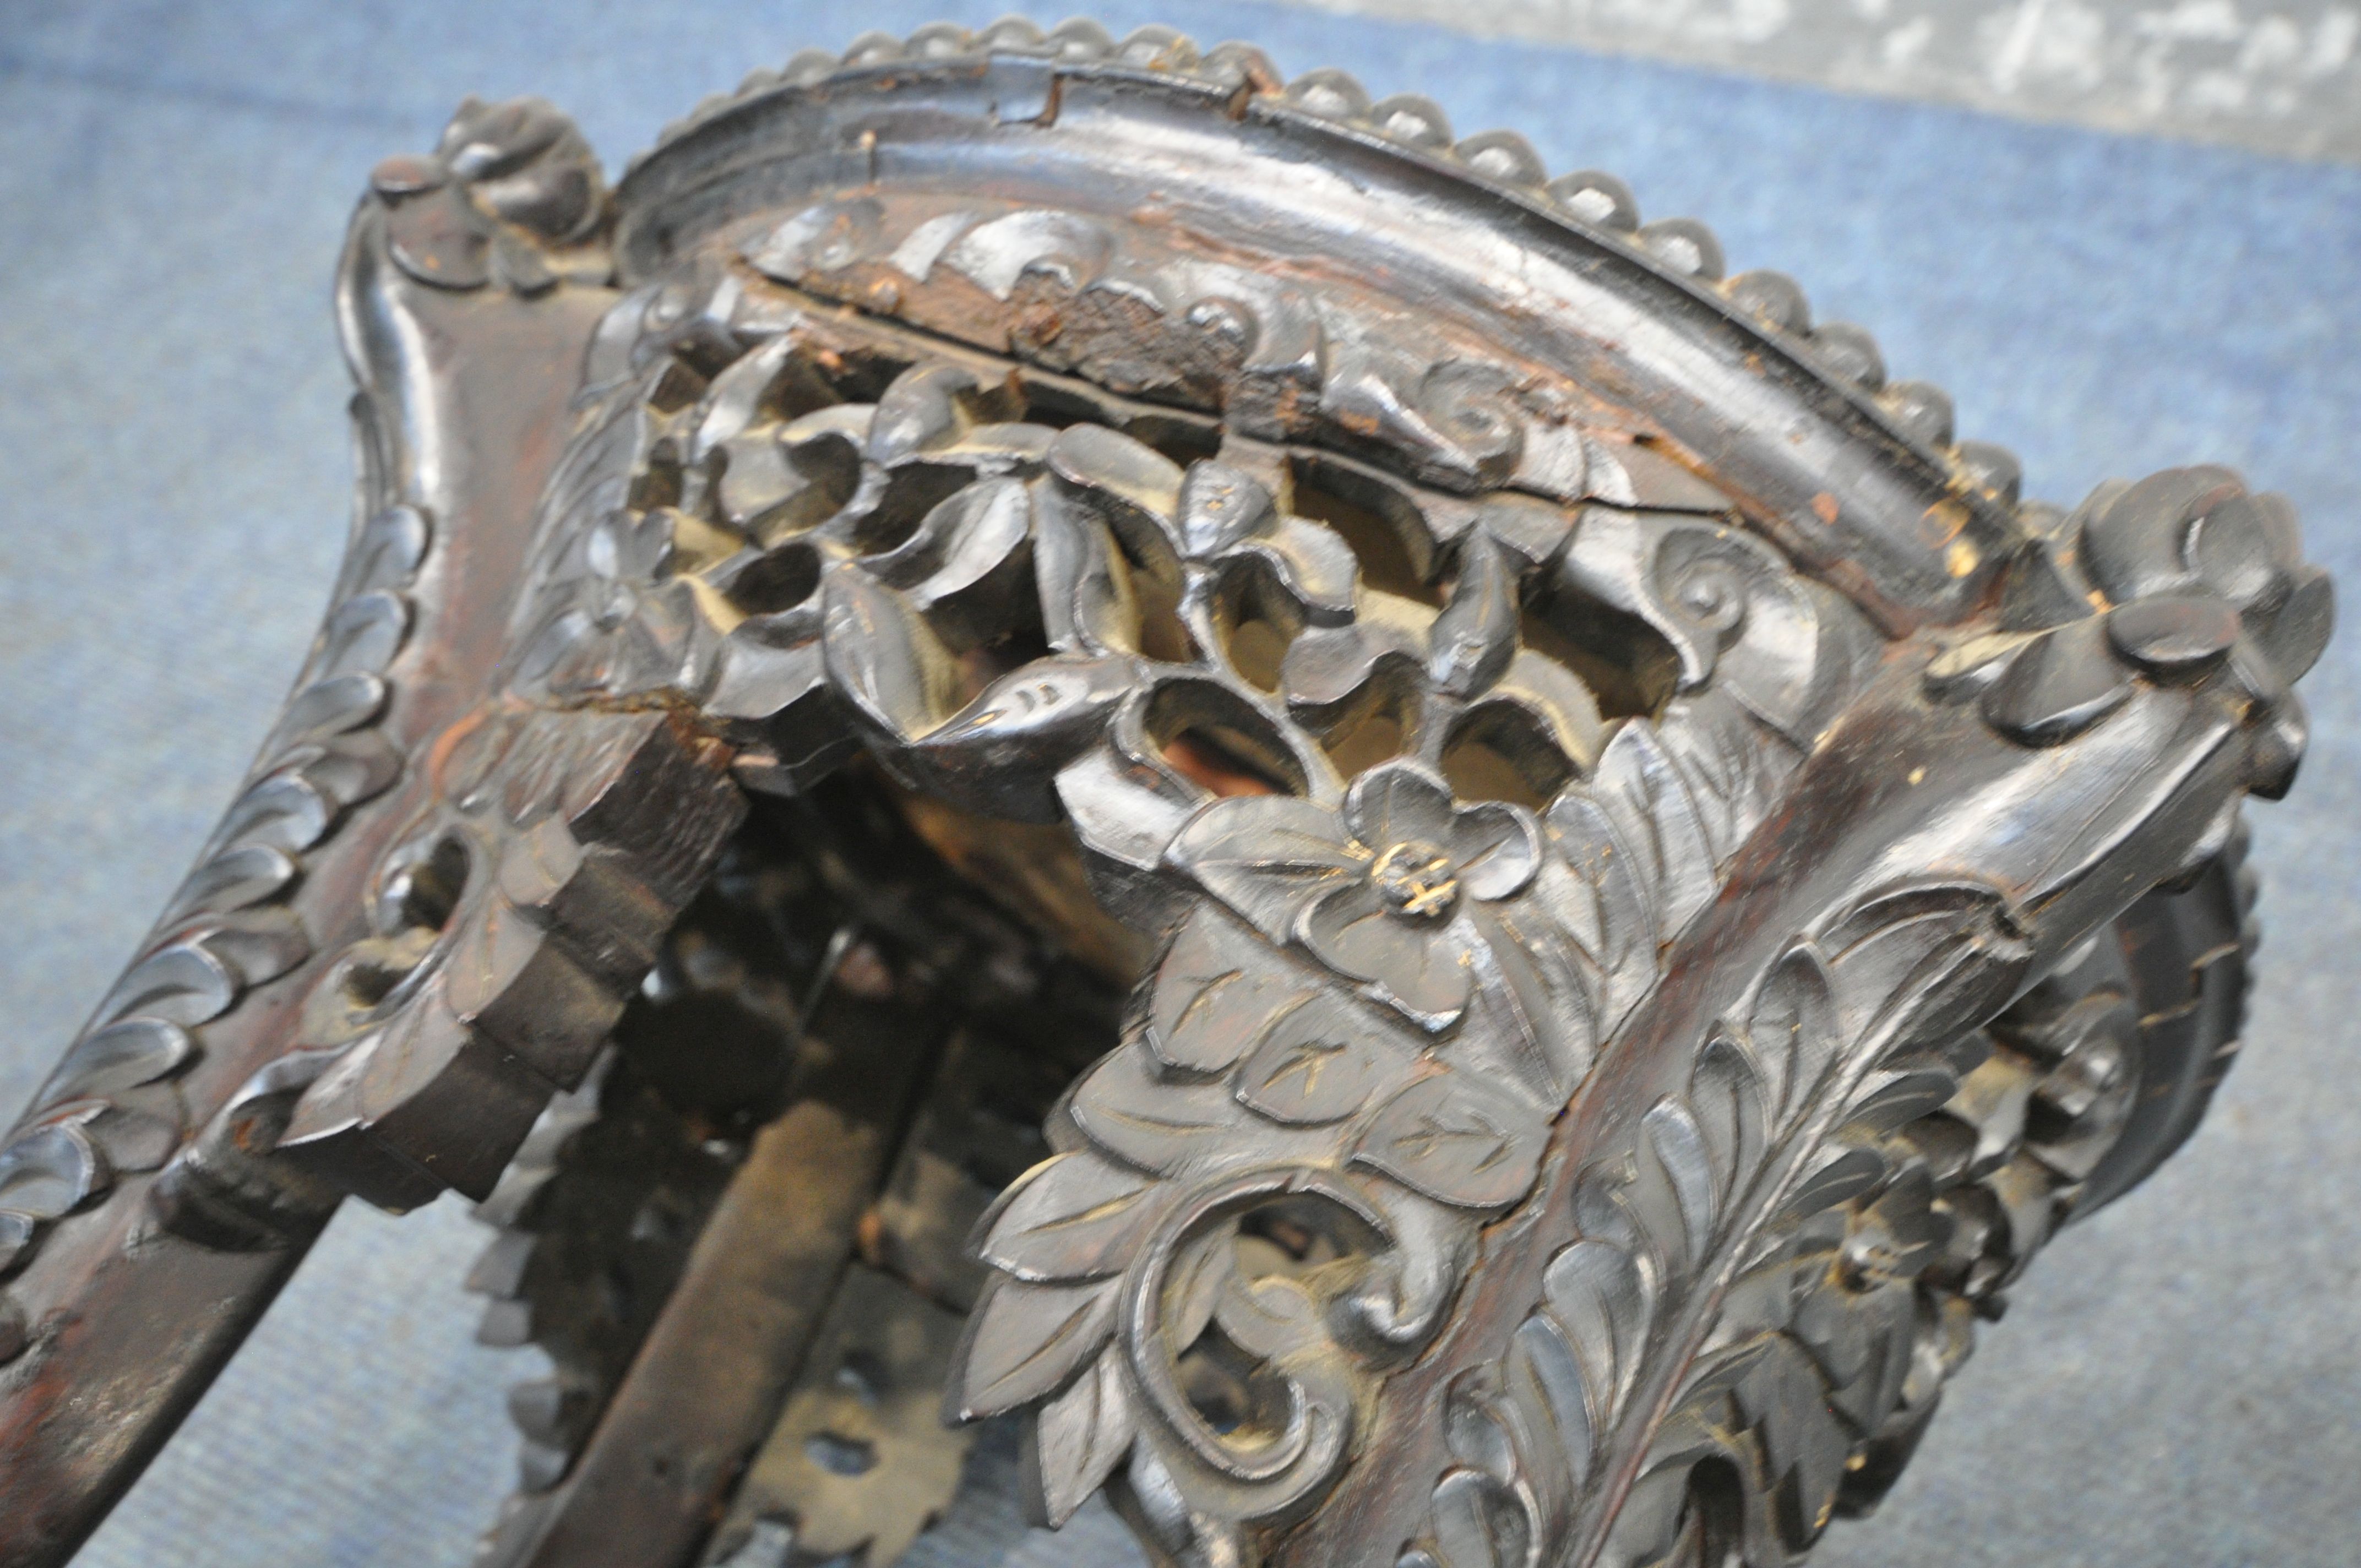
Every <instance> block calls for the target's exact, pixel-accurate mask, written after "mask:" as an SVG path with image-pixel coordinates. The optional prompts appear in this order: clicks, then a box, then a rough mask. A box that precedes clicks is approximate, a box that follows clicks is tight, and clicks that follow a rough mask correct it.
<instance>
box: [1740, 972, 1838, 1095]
mask: <svg viewBox="0 0 2361 1568" xmlns="http://www.w3.org/2000/svg"><path fill="white" fill-rule="evenodd" d="M1837 1029H1838V1021H1837V1003H1836V987H1835V983H1834V981H1832V980H1831V979H1830V977H1829V975H1828V965H1827V963H1826V962H1825V961H1823V960H1822V959H1821V957H1820V951H1819V949H1818V948H1816V947H1814V946H1813V945H1812V944H1811V943H1809V942H1797V943H1796V944H1795V946H1793V947H1791V948H1788V949H1787V950H1786V951H1785V952H1784V953H1783V954H1781V955H1780V956H1779V959H1778V960H1777V961H1776V962H1774V963H1773V965H1772V966H1771V970H1770V972H1769V973H1768V974H1766V975H1765V976H1763V984H1762V987H1761V989H1760V990H1758V991H1757V992H1755V993H1754V1005H1753V1008H1752V1011H1751V1012H1750V1013H1749V1014H1748V1015H1747V1023H1746V1036H1747V1039H1748V1040H1749V1041H1750V1042H1751V1043H1752V1046H1753V1048H1754V1053H1755V1059H1756V1060H1757V1061H1759V1062H1761V1063H1762V1064H1763V1069H1764V1070H1765V1072H1766V1073H1768V1074H1769V1076H1770V1078H1771V1080H1772V1082H1773V1084H1774V1085H1775V1086H1776V1089H1775V1092H1774V1093H1773V1096H1772V1097H1771V1098H1772V1103H1773V1106H1774V1107H1775V1111H1776V1114H1777V1116H1778V1119H1779V1123H1780V1124H1782V1125H1784V1124H1785V1122H1786V1119H1787V1118H1788V1117H1789V1116H1791V1115H1793V1114H1794V1113H1795V1111H1796V1110H1798V1109H1799V1108H1800V1106H1801V1103H1802V1100H1803V1097H1804V1095H1805V1093H1806V1091H1808V1090H1809V1088H1810V1086H1811V1085H1813V1084H1814V1083H1817V1081H1818V1080H1819V1076H1820V1074H1821V1072H1822V1071H1823V1070H1824V1069H1826V1068H1827V1067H1828V1061H1829V1059H1830V1058H1832V1057H1833V1056H1834V1055H1835V1053H1836V1048H1837V1044H1838V1040H1837Z"/></svg>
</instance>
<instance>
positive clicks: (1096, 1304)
mask: <svg viewBox="0 0 2361 1568" xmlns="http://www.w3.org/2000/svg"><path fill="white" fill-rule="evenodd" d="M1122 1293H1123V1285H1122V1281H1120V1280H1117V1279H1105V1280H1101V1281H1099V1282H1097V1283H1095V1284H1091V1285H1028V1284H1027V1283H1025V1282H1024V1281H1022V1280H1018V1279H1005V1278H1004V1279H999V1280H996V1281H994V1285H993V1288H992V1289H991V1292H990V1293H989V1294H988V1295H986V1296H985V1297H984V1299H983V1305H982V1306H981V1307H979V1308H977V1309H976V1311H975V1315H974V1316H973V1317H972V1318H971V1319H969V1320H968V1328H967V1333H966V1337H965V1338H964V1339H962V1340H961V1343H960V1354H959V1363H958V1365H959V1375H958V1376H956V1377H954V1378H953V1379H952V1380H951V1384H950V1387H951V1390H952V1400H951V1405H950V1409H948V1410H946V1412H945V1414H946V1415H948V1416H949V1417H950V1418H951V1419H952V1420H961V1421H969V1420H978V1419H980V1418H982V1417H984V1416H996V1415H998V1414H999V1413H1000V1412H1001V1411H1003V1410H1013V1409H1016V1407H1017V1406H1019V1405H1027V1404H1031V1403H1033V1402H1034V1401H1035V1400H1038V1399H1040V1398H1046V1397H1047V1396H1049V1395H1050V1394H1053V1393H1055V1392H1057V1391H1058V1389H1059V1388H1060V1387H1061V1386H1063V1384H1064V1383H1065V1381H1066V1379H1067V1378H1069V1377H1071V1376H1073V1374H1074V1370H1075V1368H1077V1367H1079V1366H1081V1365H1082V1364H1083V1363H1084V1362H1085V1361H1087V1360H1089V1359H1090V1358H1091V1357H1092V1356H1093V1354H1097V1352H1098V1350H1099V1349H1100V1347H1101V1346H1103V1345H1104V1344H1105V1343H1107V1340H1108V1338H1109V1337H1110V1336H1111V1335H1112V1333H1113V1332H1114V1329H1115V1302H1116V1299H1117V1298H1118V1297H1120V1296H1121V1295H1122Z"/></svg>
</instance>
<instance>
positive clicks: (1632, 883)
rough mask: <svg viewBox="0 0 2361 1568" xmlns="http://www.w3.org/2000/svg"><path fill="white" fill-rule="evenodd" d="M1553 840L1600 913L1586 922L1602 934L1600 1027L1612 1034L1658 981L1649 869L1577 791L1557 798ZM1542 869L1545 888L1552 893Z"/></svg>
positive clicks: (1596, 950)
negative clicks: (1645, 876)
mask: <svg viewBox="0 0 2361 1568" xmlns="http://www.w3.org/2000/svg"><path fill="white" fill-rule="evenodd" d="M1549 826H1550V836H1551V837H1552V838H1553V839H1554V840H1555V841H1556V844H1557V850H1558V855H1559V858H1561V859H1562V860H1564V861H1565V864H1566V866H1567V868H1568V869H1569V870H1570V871H1571V872H1573V873H1574V874H1575V875H1576V877H1578V878H1579V879H1580V880H1581V881H1582V883H1584V884H1585V885H1586V886H1587V888H1588V890H1589V892H1590V894H1591V896H1592V898H1593V899H1594V900H1595V901H1596V905H1597V913H1596V915H1595V916H1594V917H1593V918H1592V919H1590V920H1589V921H1588V922H1587V925H1588V927H1590V928H1591V929H1593V930H1595V931H1596V932H1597V933H1598V941H1597V944H1596V945H1595V946H1594V947H1593V948H1591V955H1592V957H1593V958H1594V959H1596V960H1597V961H1598V967H1599V968H1600V970H1603V971H1604V972H1605V975H1606V992H1605V1002H1606V1005H1605V1006H1604V1007H1603V1008H1602V1010H1601V1013H1600V1016H1599V1020H1598V1024H1599V1027H1600V1029H1601V1030H1611V1029H1612V1028H1613V1027H1614V1026H1615V1025H1616V1024H1617V1023H1619V1022H1620V1020H1621V1018H1622V1015H1623V1014H1624V1013H1625V1012H1626V1011H1627V1010H1629V1008H1630V1007H1631V1004H1632V1003H1634V1002H1636V1001H1638V1000H1639V998H1640V996H1641V994H1642V992H1645V991H1646V990H1647V989H1648V988H1649V987H1650V986H1652V985H1653V984H1654V983H1655V981H1656V966H1657V952H1658V945H1657V941H1656V911H1655V905H1654V903H1653V888H1652V887H1651V885H1650V884H1649V883H1647V882H1646V881H1645V880H1643V877H1642V873H1643V872H1644V871H1645V870H1646V868H1645V867H1644V866H1643V865H1642V863H1641V861H1640V859H1639V857H1638V856H1637V855H1636V854H1634V853H1633V852H1632V851H1631V849H1630V848H1629V847H1627V846H1626V845H1625V844H1624V842H1623V840H1622V834H1621V832H1620V829H1618V828H1616V826H1615V824H1614V822H1613V820H1612V819H1611V818H1610V817H1609V816H1608V815H1607V813H1606V812H1605V811H1604V810H1602V809H1600V807H1599V805H1598V802H1597V801H1595V800H1592V799H1591V798H1590V797H1589V796H1588V795H1585V794H1583V793H1582V792H1580V791H1577V790H1568V791H1566V792H1565V794H1563V795H1559V796H1558V798H1557V801H1556V803H1555V804H1554V805H1553V806H1551V807H1550V813H1549ZM1549 883H1550V879H1549V876H1548V873H1547V871H1546V870H1544V872H1543V883H1542V885H1543V891H1544V892H1546V891H1548V890H1549Z"/></svg>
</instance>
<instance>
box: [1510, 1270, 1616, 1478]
mask: <svg viewBox="0 0 2361 1568" xmlns="http://www.w3.org/2000/svg"><path fill="white" fill-rule="evenodd" d="M1508 1386H1509V1394H1510V1398H1512V1399H1514V1400H1515V1401H1516V1403H1517V1406H1518V1408H1519V1409H1520V1410H1521V1413H1522V1416H1523V1423H1522V1424H1523V1426H1524V1428H1525V1430H1526V1431H1528V1432H1529V1433H1531V1434H1532V1437H1533V1438H1534V1439H1535V1440H1536V1441H1537V1442H1540V1443H1543V1444H1546V1445H1547V1448H1548V1450H1549V1452H1548V1453H1546V1454H1537V1455H1535V1458H1534V1463H1533V1464H1532V1471H1533V1472H1534V1475H1535V1479H1537V1480H1541V1481H1543V1482H1545V1483H1547V1484H1551V1485H1557V1484H1560V1483H1563V1484H1565V1485H1567V1486H1581V1485H1582V1484H1583V1483H1584V1482H1585V1481H1587V1480H1588V1479H1589V1477H1590V1462H1591V1456H1592V1453H1593V1449H1594V1446H1595V1445H1594V1441H1593V1434H1592V1431H1591V1413H1592V1412H1591V1401H1592V1396H1591V1393H1590V1389H1589V1386H1588V1383H1587V1379H1586V1377H1585V1376H1584V1373H1583V1368H1582V1360H1581V1357H1579V1356H1578V1355H1576V1354H1575V1350H1574V1346H1573V1345H1572V1344H1571V1343H1568V1341H1567V1339H1566V1332H1565V1329H1564V1328H1562V1327H1561V1326H1560V1325H1559V1323H1558V1321H1557V1320H1556V1319H1555V1318H1554V1317H1552V1316H1550V1315H1549V1314H1548V1313H1547V1312H1536V1313H1534V1314H1533V1315H1532V1317H1530V1318H1527V1319H1526V1320H1525V1321H1523V1322H1521V1323H1520V1324H1518V1325H1517V1332H1516V1337H1515V1338H1514V1339H1513V1340H1511V1341H1510V1346H1509V1364H1508Z"/></svg>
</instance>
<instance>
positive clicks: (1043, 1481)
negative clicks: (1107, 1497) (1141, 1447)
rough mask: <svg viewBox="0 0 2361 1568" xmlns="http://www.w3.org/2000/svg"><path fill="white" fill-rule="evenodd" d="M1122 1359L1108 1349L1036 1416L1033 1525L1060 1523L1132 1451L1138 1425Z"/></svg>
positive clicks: (1029, 1479)
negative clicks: (1125, 1379) (1034, 1522)
mask: <svg viewBox="0 0 2361 1568" xmlns="http://www.w3.org/2000/svg"><path fill="white" fill-rule="evenodd" d="M1122 1363H1123V1357H1122V1355H1121V1354H1119V1353H1118V1352H1116V1351H1115V1349H1113V1348H1112V1347H1110V1348H1109V1349H1108V1350H1106V1351H1105V1352H1104V1353H1102V1354H1100V1356H1099V1358H1098V1360H1096V1361H1094V1362H1093V1363H1092V1364H1091V1365H1090V1366H1089V1367H1088V1368H1087V1369H1086V1370H1085V1371H1084V1372H1083V1373H1082V1376H1080V1377H1077V1378H1076V1379H1074V1386H1073V1387H1071V1388H1069V1389H1067V1390H1066V1391H1065V1392H1064V1393H1062V1394H1060V1395H1059V1396H1058V1397H1057V1398H1054V1399H1052V1400H1050V1401H1049V1403H1048V1404H1046V1405H1044V1406H1042V1407H1041V1409H1040V1412H1039V1414H1038V1416H1037V1417H1036V1418H1035V1420H1034V1428H1033V1441H1032V1442H1030V1443H1028V1444H1027V1445H1026V1453H1025V1459H1026V1472H1027V1474H1026V1477H1025V1496H1026V1499H1027V1505H1028V1511H1029V1512H1030V1513H1031V1514H1032V1515H1033V1517H1034V1519H1035V1521H1036V1522H1037V1523H1039V1524H1043V1525H1047V1526H1048V1527H1049V1529H1051V1530H1056V1529H1058V1528H1059V1527H1060V1526H1061V1525H1063V1524H1064V1523H1065V1522H1066V1521H1067V1520H1068V1519H1071V1518H1072V1517H1073V1514H1074V1510H1075V1509H1076V1508H1081V1507H1082V1504H1083V1503H1084V1502H1086V1501H1088V1500H1089V1498H1090V1495H1091V1494H1092V1493H1093V1492H1095V1491H1097V1490H1098V1488H1099V1486H1100V1484H1101V1483H1103V1482H1104V1481H1105V1479H1106V1478H1107V1476H1108V1475H1110V1474H1112V1473H1113V1472H1114V1470H1115V1466H1116V1465H1117V1464H1120V1463H1122V1461H1123V1457H1124V1455H1125V1454H1126V1453H1130V1452H1131V1444H1132V1440H1133V1438H1134V1436H1135V1435H1136V1434H1137V1431H1138V1426H1137V1417H1136V1416H1135V1415H1134V1412H1133V1409H1132V1402H1131V1390H1130V1387H1129V1386H1128V1385H1127V1384H1126V1382H1125V1381H1124V1373H1123V1365H1122Z"/></svg>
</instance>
